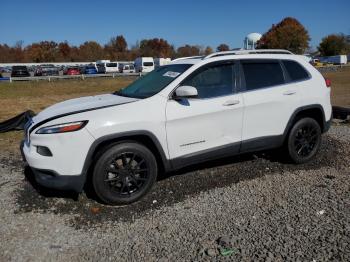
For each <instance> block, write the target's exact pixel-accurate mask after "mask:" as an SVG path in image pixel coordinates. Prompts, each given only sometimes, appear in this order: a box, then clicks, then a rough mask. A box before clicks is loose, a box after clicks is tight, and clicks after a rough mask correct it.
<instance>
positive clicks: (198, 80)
mask: <svg viewBox="0 0 350 262" xmlns="http://www.w3.org/2000/svg"><path fill="white" fill-rule="evenodd" d="M234 79H235V76H234V66H233V64H232V63H230V64H221V65H212V66H209V67H207V66H204V67H203V68H202V69H200V70H199V71H197V72H195V73H193V74H192V75H190V76H189V77H188V78H187V79H186V80H185V81H184V82H183V83H182V84H181V85H188V86H193V87H195V88H197V91H198V98H212V97H218V96H224V95H229V94H232V92H233V87H234Z"/></svg>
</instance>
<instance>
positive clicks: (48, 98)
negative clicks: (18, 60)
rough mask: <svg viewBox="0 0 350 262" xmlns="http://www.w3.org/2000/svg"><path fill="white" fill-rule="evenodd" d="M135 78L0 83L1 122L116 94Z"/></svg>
mask: <svg viewBox="0 0 350 262" xmlns="http://www.w3.org/2000/svg"><path fill="white" fill-rule="evenodd" d="M134 79H135V78H124V77H123V78H104V79H99V78H90V79H86V80H60V81H55V82H46V81H40V82H34V81H28V82H27V81H26V82H14V83H0V101H1V109H0V122H1V121H3V120H6V119H9V118H11V117H13V116H15V115H17V114H20V113H22V112H23V111H26V110H29V109H30V110H33V111H34V112H40V111H41V110H43V109H44V108H46V107H48V106H50V105H52V104H55V103H57V102H60V101H64V100H67V99H70V98H76V97H81V96H89V95H96V94H103V93H111V92H114V91H116V90H118V89H120V88H122V87H124V86H126V85H128V84H129V83H130V82H132V81H133V80H134Z"/></svg>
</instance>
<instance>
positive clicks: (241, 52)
mask: <svg viewBox="0 0 350 262" xmlns="http://www.w3.org/2000/svg"><path fill="white" fill-rule="evenodd" d="M248 54H287V55H293V53H292V52H291V51H288V50H284V49H253V50H242V49H241V50H231V51H223V52H215V53H212V54H210V55H207V56H205V57H204V58H203V59H208V58H212V57H218V56H225V55H248Z"/></svg>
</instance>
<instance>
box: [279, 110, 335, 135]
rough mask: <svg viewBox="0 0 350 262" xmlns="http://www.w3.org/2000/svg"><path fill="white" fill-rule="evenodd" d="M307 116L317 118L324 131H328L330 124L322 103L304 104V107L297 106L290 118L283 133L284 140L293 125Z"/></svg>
mask: <svg viewBox="0 0 350 262" xmlns="http://www.w3.org/2000/svg"><path fill="white" fill-rule="evenodd" d="M305 117H310V118H313V119H315V120H316V121H317V123H318V124H319V125H320V127H321V131H322V133H323V132H326V131H327V128H328V126H327V123H326V118H325V113H324V110H323V107H322V106H321V105H320V104H314V105H307V106H302V107H299V108H297V109H296V110H295V111H294V112H293V114H292V116H291V117H290V119H289V121H288V123H287V126H286V128H285V131H284V134H283V138H284V141H285V139H286V138H287V136H288V134H289V131H290V130H291V128H292V127H293V125H294V124H295V123H296V122H297V121H298V120H299V119H302V118H305Z"/></svg>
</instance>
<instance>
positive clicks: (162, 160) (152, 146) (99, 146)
mask: <svg viewBox="0 0 350 262" xmlns="http://www.w3.org/2000/svg"><path fill="white" fill-rule="evenodd" d="M124 141H127V142H130V141H133V142H137V143H140V144H142V145H144V146H146V147H147V148H148V149H149V150H151V152H152V153H153V154H154V156H155V158H156V160H157V164H158V168H159V169H160V171H161V172H162V171H164V172H167V171H169V170H171V165H170V161H169V160H167V158H166V155H165V153H164V150H163V148H162V146H161V144H160V142H159V140H158V139H157V138H156V136H155V135H154V134H152V133H151V132H149V131H145V130H140V131H131V132H123V133H117V134H111V135H106V136H103V137H100V138H98V139H96V140H95V141H94V143H93V144H92V145H91V146H90V149H89V151H88V153H87V156H86V158H85V162H84V166H83V170H82V174H83V175H84V177H85V183H86V180H87V176H88V174H89V173H90V171H91V168H92V167H93V166H94V163H95V161H96V158H97V157H98V155H99V154H100V153H101V152H103V151H105V150H106V149H107V148H109V147H111V146H113V145H116V144H118V143H121V142H124Z"/></svg>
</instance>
